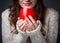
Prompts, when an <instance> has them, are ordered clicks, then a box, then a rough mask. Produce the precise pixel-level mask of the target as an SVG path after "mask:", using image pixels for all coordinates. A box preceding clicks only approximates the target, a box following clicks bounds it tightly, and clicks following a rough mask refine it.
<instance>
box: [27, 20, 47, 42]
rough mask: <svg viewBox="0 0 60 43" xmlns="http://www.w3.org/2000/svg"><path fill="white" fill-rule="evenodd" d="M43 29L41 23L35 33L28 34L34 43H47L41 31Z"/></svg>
mask: <svg viewBox="0 0 60 43" xmlns="http://www.w3.org/2000/svg"><path fill="white" fill-rule="evenodd" d="M41 27H42V24H41V22H40V21H39V26H38V27H37V29H35V30H33V31H30V32H29V31H27V34H28V35H29V36H30V38H31V41H32V43H46V41H45V39H44V37H43V35H42V33H41V31H40V29H41Z"/></svg>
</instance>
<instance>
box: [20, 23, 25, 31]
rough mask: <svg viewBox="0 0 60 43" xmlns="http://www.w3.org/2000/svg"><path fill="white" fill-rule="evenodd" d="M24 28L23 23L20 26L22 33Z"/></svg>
mask: <svg viewBox="0 0 60 43" xmlns="http://www.w3.org/2000/svg"><path fill="white" fill-rule="evenodd" d="M24 26H25V22H24V24H23V25H21V26H20V29H21V30H22V31H23V29H24Z"/></svg>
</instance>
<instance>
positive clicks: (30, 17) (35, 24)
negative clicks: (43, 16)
mask: <svg viewBox="0 0 60 43" xmlns="http://www.w3.org/2000/svg"><path fill="white" fill-rule="evenodd" d="M29 19H30V20H31V21H32V23H33V24H34V26H35V27H37V23H36V21H35V20H34V19H33V18H32V16H30V15H29Z"/></svg>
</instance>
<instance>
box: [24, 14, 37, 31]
mask: <svg viewBox="0 0 60 43" xmlns="http://www.w3.org/2000/svg"><path fill="white" fill-rule="evenodd" d="M25 20H26V21H27V23H28V27H27V29H26V30H27V31H32V30H35V29H36V28H37V27H38V22H37V21H36V20H34V19H33V17H32V16H30V15H29V18H27V17H25Z"/></svg>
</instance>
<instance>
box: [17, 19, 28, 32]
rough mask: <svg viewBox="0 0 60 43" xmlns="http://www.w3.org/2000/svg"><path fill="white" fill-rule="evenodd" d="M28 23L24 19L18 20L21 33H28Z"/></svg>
mask: <svg viewBox="0 0 60 43" xmlns="http://www.w3.org/2000/svg"><path fill="white" fill-rule="evenodd" d="M26 24H27V22H26V21H25V20H23V19H18V21H17V26H18V27H19V29H20V30H21V31H24V32H25V31H26V29H27V25H26Z"/></svg>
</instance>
